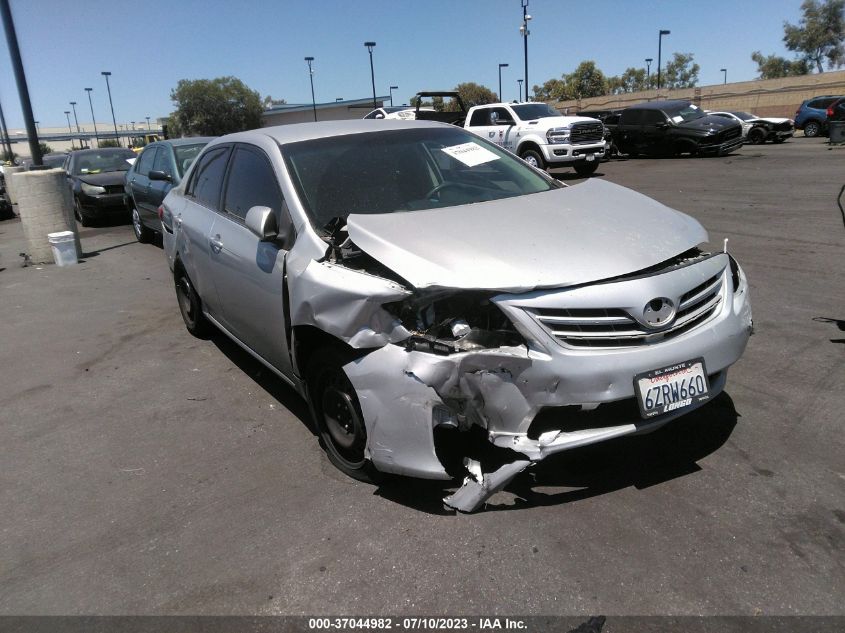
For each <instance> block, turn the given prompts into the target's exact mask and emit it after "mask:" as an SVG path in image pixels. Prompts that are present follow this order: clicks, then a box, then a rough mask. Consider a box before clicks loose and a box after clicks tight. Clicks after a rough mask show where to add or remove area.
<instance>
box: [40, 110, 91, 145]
mask: <svg viewBox="0 0 845 633" xmlns="http://www.w3.org/2000/svg"><path fill="white" fill-rule="evenodd" d="M70 107H71V108H73V121H74V123H76V134H77V135H78V136H79V148H80V149H83V148H84V147H85V143H84V142H83V141H82V132H81V131H80V130H79V119H78V118H77V117H76V101H71V102H70ZM36 127H38V126H37V125H36Z"/></svg>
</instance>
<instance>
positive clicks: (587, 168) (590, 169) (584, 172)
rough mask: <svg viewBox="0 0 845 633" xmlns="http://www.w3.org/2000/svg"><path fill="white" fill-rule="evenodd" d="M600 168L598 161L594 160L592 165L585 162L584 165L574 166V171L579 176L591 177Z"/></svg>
mask: <svg viewBox="0 0 845 633" xmlns="http://www.w3.org/2000/svg"><path fill="white" fill-rule="evenodd" d="M598 168H599V163H598V161H596V160H594V161H593V162H591V163H588V162H587V161H584V162H583V163H578V164H577V165H573V169H574V170H575V173H576V174H578V175H579V176H589V175H591V174H593V173H595V171H596V169H598Z"/></svg>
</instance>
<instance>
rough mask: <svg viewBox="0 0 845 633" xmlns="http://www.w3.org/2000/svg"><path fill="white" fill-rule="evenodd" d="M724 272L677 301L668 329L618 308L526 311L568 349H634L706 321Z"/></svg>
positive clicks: (718, 296) (717, 302) (716, 304)
mask: <svg viewBox="0 0 845 633" xmlns="http://www.w3.org/2000/svg"><path fill="white" fill-rule="evenodd" d="M723 278H724V270H722V271H720V272H719V273H718V274H716V275H714V276H713V277H710V278H709V279H708V280H707V281H705V282H703V283H701V284H699V285H698V286H695V287H694V288H691V289H690V290H689V291H688V292H686V293H685V294H683V295H682V296H681V297H680V298H679V299H678V300H677V302H676V304H677V306H678V307H677V311H676V313H675V318H674V320H673V321H671V325H669V327H667V328H664V329H660V330H655V329H649V328H647V327H646V326H644V325H642V324H641V323H640V322H639V321H637V320H636V319H635V318H634V317H633V316H631V315H630V314H629V313H628V312H626V311H625V310H623V309H620V308H587V309H585V308H578V309H561V308H535V309H529V312H531V314H532V315H533V316H534V318H535V319H536V320H537V321H538V322H539V323H540V325H542V326H543V327H544V328H545V329H546V331H547V332H548V333H549V334H551V335H552V336H553V337H554V338H555V339H556V340H558V341H560V342H561V343H565V344H566V345H568V346H571V347H594V348H613V347H636V346H640V345H651V344H655V343H660V342H662V341H667V340H670V339H673V338H675V337H677V336H680V335H681V334H684V333H685V332H688V331H690V330H692V329H693V328H695V327H696V326H698V325H701V324H702V323H704V322H705V321H707V319H709V318H710V317H711V316H712V315H713V314H714V313H715V312H716V309H717V308H718V307H719V305H720V304H721V302H722V285H723Z"/></svg>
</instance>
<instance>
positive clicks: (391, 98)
mask: <svg viewBox="0 0 845 633" xmlns="http://www.w3.org/2000/svg"><path fill="white" fill-rule="evenodd" d="M394 90H399V86H390V107H391V108H392V107H393V91H394Z"/></svg>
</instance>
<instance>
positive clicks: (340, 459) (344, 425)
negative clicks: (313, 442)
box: [307, 347, 383, 483]
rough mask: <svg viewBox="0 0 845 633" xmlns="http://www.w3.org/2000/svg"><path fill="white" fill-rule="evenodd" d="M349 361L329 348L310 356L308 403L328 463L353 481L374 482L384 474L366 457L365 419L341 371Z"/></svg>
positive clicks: (356, 397)
mask: <svg viewBox="0 0 845 633" xmlns="http://www.w3.org/2000/svg"><path fill="white" fill-rule="evenodd" d="M349 360H350V358H349V356H348V355H347V354H344V353H342V352H341V351H340V350H337V349H334V348H331V347H325V348H322V349H320V350H318V351H317V352H316V353H315V354H313V355H312V356H311V358H310V359H309V361H308V369H307V387H308V402H309V405H310V407H311V414H312V416H313V418H314V423H315V425H316V427H317V432H318V433H319V436H320V443H321V444H322V446H323V449H324V450H325V451H326V455H327V456H328V458H329V461H330V462H331V463H332V464H333V465H334V466H335V467H336V468H337V469H338V470H340V471H341V472H343V473H345V474H346V475H348V476H350V477H352V478H354V479H358V480H359V481H366V482H369V483H375V482H377V481H379V480H380V479H382V477H383V475H381V473H379V472H378V471H377V470H376V469H375V467H374V466H373V464H372V462H370V460H368V459H367V458H366V456H365V449H366V446H367V428H366V426H365V424H364V416H363V414H362V412H361V405H360V404H359V403H358V395H357V394H356V393H355V388H354V387H353V386H352V383H351V382H349V378H347V376H346V373H345V372H344V371H343V366H344V365H345V364H346V363H347V362H348V361H349Z"/></svg>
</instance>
